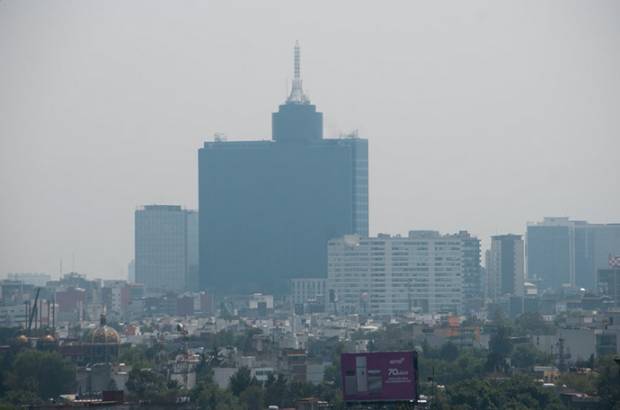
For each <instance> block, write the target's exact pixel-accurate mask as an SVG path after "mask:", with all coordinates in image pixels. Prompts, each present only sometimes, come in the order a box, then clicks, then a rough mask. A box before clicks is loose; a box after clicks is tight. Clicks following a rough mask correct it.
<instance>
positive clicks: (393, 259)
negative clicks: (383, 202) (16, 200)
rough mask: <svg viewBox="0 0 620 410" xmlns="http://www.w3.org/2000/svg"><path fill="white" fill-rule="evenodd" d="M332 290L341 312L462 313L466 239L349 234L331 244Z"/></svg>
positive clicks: (419, 233) (414, 234)
mask: <svg viewBox="0 0 620 410" xmlns="http://www.w3.org/2000/svg"><path fill="white" fill-rule="evenodd" d="M327 255H328V256H327V258H328V266H327V272H328V273H327V275H328V291H333V292H334V294H335V297H336V299H337V300H336V306H337V309H338V311H339V313H343V314H346V313H370V314H376V315H394V314H399V313H404V312H410V311H419V312H424V313H460V312H461V311H462V306H463V240H462V238H461V237H459V236H458V235H440V234H439V233H438V232H435V231H411V232H409V235H408V236H407V237H401V236H389V235H379V236H378V237H375V238H361V237H359V236H357V235H347V236H344V237H342V238H337V239H333V240H331V241H329V243H328V251H327Z"/></svg>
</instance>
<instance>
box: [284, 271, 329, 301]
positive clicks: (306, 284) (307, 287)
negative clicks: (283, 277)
mask: <svg viewBox="0 0 620 410" xmlns="http://www.w3.org/2000/svg"><path fill="white" fill-rule="evenodd" d="M291 297H292V301H293V304H295V305H304V304H306V303H318V304H320V305H323V306H325V305H326V304H327V280H326V279H323V278H295V279H291Z"/></svg>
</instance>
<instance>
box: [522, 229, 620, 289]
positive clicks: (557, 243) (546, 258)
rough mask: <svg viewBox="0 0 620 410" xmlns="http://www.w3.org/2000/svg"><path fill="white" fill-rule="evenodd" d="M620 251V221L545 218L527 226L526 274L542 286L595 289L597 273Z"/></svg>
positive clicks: (545, 287) (543, 287)
mask: <svg viewBox="0 0 620 410" xmlns="http://www.w3.org/2000/svg"><path fill="white" fill-rule="evenodd" d="M616 253H620V224H590V223H588V222H586V221H573V220H570V219H569V218H566V217H551V218H550V217H546V218H544V220H543V221H542V222H537V223H530V224H528V226H527V236H526V257H527V277H528V280H530V281H535V282H537V283H538V285H539V287H540V288H541V289H558V288H560V287H562V286H571V287H575V286H576V287H582V288H587V289H596V272H597V270H598V269H604V268H605V267H606V266H607V258H608V256H609V255H610V254H616Z"/></svg>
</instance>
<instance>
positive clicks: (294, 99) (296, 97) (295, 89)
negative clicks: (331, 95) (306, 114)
mask: <svg viewBox="0 0 620 410" xmlns="http://www.w3.org/2000/svg"><path fill="white" fill-rule="evenodd" d="M286 102H287V103H293V104H307V103H308V97H306V96H305V95H304V90H303V88H302V86H301V51H300V48H299V41H295V53H294V57H293V85H292V87H291V94H290V95H289V97H288V98H287V100H286Z"/></svg>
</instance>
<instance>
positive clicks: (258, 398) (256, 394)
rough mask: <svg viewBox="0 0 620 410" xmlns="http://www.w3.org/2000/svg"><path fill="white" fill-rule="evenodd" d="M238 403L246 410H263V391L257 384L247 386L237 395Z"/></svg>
mask: <svg viewBox="0 0 620 410" xmlns="http://www.w3.org/2000/svg"><path fill="white" fill-rule="evenodd" d="M239 401H241V403H243V404H245V408H246V409H247V410H263V409H264V408H265V391H264V390H263V388H262V387H260V386H259V385H257V384H252V385H250V386H248V388H247V389H245V390H244V391H243V392H241V394H240V395H239Z"/></svg>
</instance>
